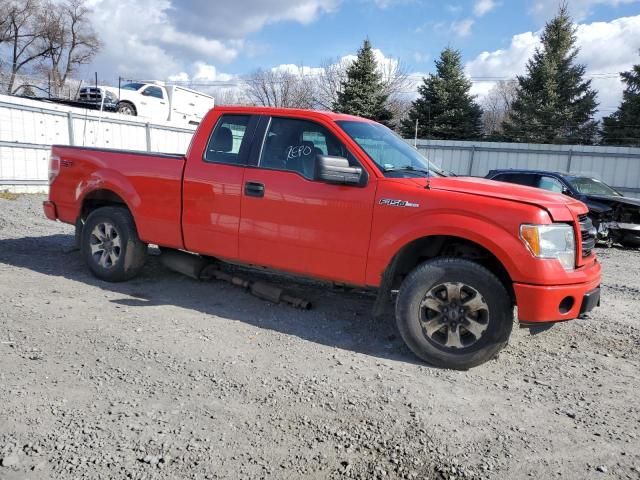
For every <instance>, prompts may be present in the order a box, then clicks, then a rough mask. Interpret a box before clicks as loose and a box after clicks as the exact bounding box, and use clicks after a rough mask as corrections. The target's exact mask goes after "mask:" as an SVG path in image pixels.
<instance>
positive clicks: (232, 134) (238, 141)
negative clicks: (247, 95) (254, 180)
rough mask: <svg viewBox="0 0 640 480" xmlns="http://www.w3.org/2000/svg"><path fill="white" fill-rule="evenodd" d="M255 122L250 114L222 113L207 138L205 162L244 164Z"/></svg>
mask: <svg viewBox="0 0 640 480" xmlns="http://www.w3.org/2000/svg"><path fill="white" fill-rule="evenodd" d="M255 123H256V122H255V118H254V117H253V116H252V115H231V114H230V115H222V116H221V117H220V118H219V119H218V122H217V123H216V126H215V128H214V129H213V132H212V133H211V137H210V138H209V143H208V144H207V148H206V150H205V153H204V160H205V162H212V163H225V164H229V165H246V163H247V156H248V150H249V146H250V145H249V144H250V143H251V138H252V136H253V130H254V129H255Z"/></svg>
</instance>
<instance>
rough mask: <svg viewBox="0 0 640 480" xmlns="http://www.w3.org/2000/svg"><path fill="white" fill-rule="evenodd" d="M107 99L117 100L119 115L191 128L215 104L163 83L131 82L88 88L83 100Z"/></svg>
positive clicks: (205, 96)
mask: <svg viewBox="0 0 640 480" xmlns="http://www.w3.org/2000/svg"><path fill="white" fill-rule="evenodd" d="M103 96H104V98H105V101H110V102H113V100H114V98H115V101H116V105H115V109H116V111H117V112H118V113H121V114H124V115H136V116H139V117H145V118H149V119H153V120H163V121H165V120H166V121H175V122H178V123H186V124H190V125H197V124H198V123H200V120H202V117H204V115H205V114H206V113H207V112H208V111H209V110H211V109H212V108H213V107H214V104H215V101H214V98H213V97H212V96H210V95H206V94H204V93H201V92H197V91H195V90H191V89H189V88H184V87H179V86H176V85H165V84H164V83H163V82H159V81H148V82H147V81H144V82H131V83H126V84H124V85H122V87H120V88H115V87H103V86H99V87H84V88H82V89H80V93H79V100H80V101H91V102H94V103H95V102H98V103H99V102H100V101H101V99H102V97H103Z"/></svg>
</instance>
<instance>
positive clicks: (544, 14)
mask: <svg viewBox="0 0 640 480" xmlns="http://www.w3.org/2000/svg"><path fill="white" fill-rule="evenodd" d="M632 3H640V0H572V1H571V2H569V11H570V12H571V15H573V19H574V20H575V21H582V20H584V19H585V18H587V17H589V15H590V14H591V12H592V10H593V7H595V6H597V5H607V6H610V7H617V6H620V5H628V4H632ZM559 5H560V1H559V0H534V1H533V4H532V6H531V13H533V14H534V15H535V16H536V17H537V18H538V19H540V20H542V21H546V20H548V19H549V18H551V17H552V16H553V15H554V14H555V13H556V12H557V11H558V6H559Z"/></svg>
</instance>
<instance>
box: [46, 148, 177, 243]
mask: <svg viewBox="0 0 640 480" xmlns="http://www.w3.org/2000/svg"><path fill="white" fill-rule="evenodd" d="M51 153H52V157H53V158H55V157H58V158H59V159H60V173H59V175H58V177H59V178H58V179H57V180H56V181H57V182H60V185H59V186H60V188H56V189H53V190H52V193H51V195H52V198H51V199H52V200H53V201H54V202H55V204H56V206H57V215H58V217H59V218H60V220H62V221H64V222H68V223H75V221H76V219H77V218H78V217H79V216H80V215H81V210H80V209H81V206H82V205H83V203H84V202H87V201H93V202H100V201H101V200H104V198H102V197H101V195H102V194H101V193H100V192H101V189H104V190H105V191H106V190H110V191H112V192H115V193H116V194H117V195H118V197H119V198H120V200H121V201H122V203H124V204H126V205H127V206H128V207H129V209H130V210H131V212H132V213H133V215H134V218H135V219H136V227H137V229H138V234H139V236H140V239H141V240H142V241H144V242H146V243H156V244H157V243H161V244H162V245H164V246H167V247H172V248H183V242H182V232H181V226H180V225H181V213H182V203H181V202H182V199H181V195H182V174H183V171H184V166H185V156H184V155H179V154H163V153H147V152H135V151H128V150H110V149H103V148H88V147H68V146H59V145H54V146H53V147H52V152H51ZM88 192H91V193H90V194H88ZM87 194H88V196H87ZM105 195H106V193H105Z"/></svg>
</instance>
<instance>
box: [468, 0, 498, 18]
mask: <svg viewBox="0 0 640 480" xmlns="http://www.w3.org/2000/svg"><path fill="white" fill-rule="evenodd" d="M497 6H498V4H497V3H496V2H495V1H494V0H476V3H475V5H474V6H473V13H475V15H476V17H482V16H484V15H486V14H487V13H489V12H490V11H491V10H493V9H494V8H496V7H497Z"/></svg>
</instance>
